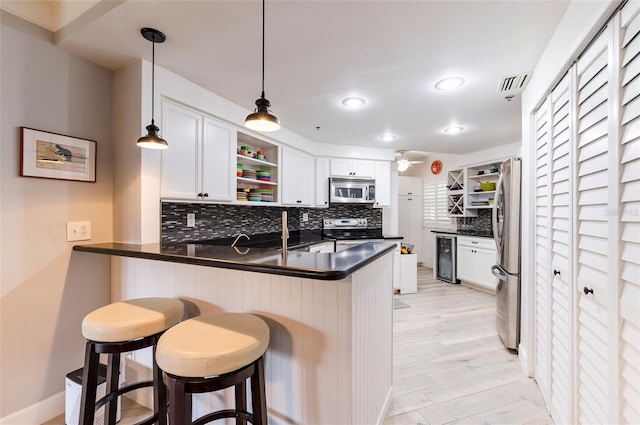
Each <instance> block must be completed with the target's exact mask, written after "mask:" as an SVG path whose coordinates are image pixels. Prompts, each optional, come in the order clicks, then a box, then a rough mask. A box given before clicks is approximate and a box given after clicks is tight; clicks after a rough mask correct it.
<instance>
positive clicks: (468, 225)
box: [456, 209, 493, 233]
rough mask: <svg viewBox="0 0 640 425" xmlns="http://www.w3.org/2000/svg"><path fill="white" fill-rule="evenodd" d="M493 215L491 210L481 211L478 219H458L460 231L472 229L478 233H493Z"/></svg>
mask: <svg viewBox="0 0 640 425" xmlns="http://www.w3.org/2000/svg"><path fill="white" fill-rule="evenodd" d="M492 214H493V213H492V210H491V209H480V210H478V216H477V217H464V218H458V219H456V220H457V225H458V230H461V229H471V230H474V231H476V232H483V233H493V229H492V228H491V219H492Z"/></svg>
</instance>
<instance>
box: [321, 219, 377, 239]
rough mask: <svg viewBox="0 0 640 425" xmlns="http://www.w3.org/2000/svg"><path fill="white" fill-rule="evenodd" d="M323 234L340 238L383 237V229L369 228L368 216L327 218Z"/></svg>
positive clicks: (323, 222)
mask: <svg viewBox="0 0 640 425" xmlns="http://www.w3.org/2000/svg"><path fill="white" fill-rule="evenodd" d="M322 235H323V236H325V237H328V238H333V239H338V240H360V239H382V229H381V228H369V226H368V224H367V219H366V218H325V219H323V220H322Z"/></svg>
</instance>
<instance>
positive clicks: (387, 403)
mask: <svg viewBox="0 0 640 425" xmlns="http://www.w3.org/2000/svg"><path fill="white" fill-rule="evenodd" d="M392 395H393V386H391V387H389V392H388V393H387V396H386V397H385V399H384V405H383V406H382V410H381V411H380V416H378V422H376V423H377V424H382V423H383V422H384V419H385V418H386V417H387V412H388V411H389V407H390V406H391V397H392Z"/></svg>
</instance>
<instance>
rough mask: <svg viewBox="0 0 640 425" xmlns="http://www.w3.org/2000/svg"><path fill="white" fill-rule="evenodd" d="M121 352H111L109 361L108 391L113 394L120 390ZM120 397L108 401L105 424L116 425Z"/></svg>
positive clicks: (105, 409)
mask: <svg viewBox="0 0 640 425" xmlns="http://www.w3.org/2000/svg"><path fill="white" fill-rule="evenodd" d="M119 378H120V354H119V353H118V354H109V360H108V363H107V392H106V394H111V393H114V392H116V391H118V383H119V381H120V379H119ZM118 399H119V397H115V398H114V399H113V400H111V401H108V402H107V403H106V404H105V405H104V414H105V421H104V423H105V425H115V423H116V414H117V412H118Z"/></svg>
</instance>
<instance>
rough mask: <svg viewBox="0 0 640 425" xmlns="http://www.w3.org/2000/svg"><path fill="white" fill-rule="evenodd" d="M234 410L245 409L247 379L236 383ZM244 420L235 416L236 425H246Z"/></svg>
mask: <svg viewBox="0 0 640 425" xmlns="http://www.w3.org/2000/svg"><path fill="white" fill-rule="evenodd" d="M235 388H236V410H241V411H246V410H247V381H242V382H241V383H239V384H238V385H236V387H235ZM246 423H247V422H246V421H244V420H242V419H240V418H237V419H236V425H246Z"/></svg>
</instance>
